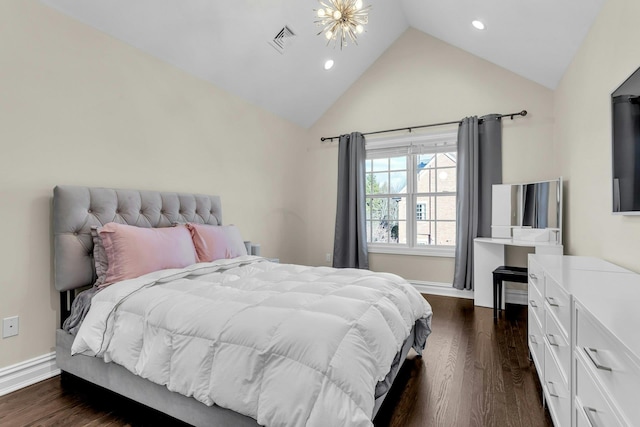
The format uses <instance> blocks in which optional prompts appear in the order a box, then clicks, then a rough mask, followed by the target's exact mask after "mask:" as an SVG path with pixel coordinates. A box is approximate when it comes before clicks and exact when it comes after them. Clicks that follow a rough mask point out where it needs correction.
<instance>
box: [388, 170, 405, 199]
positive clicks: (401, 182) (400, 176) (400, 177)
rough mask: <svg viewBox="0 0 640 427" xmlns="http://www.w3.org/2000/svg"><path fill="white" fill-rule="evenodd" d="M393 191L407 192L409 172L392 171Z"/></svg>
mask: <svg viewBox="0 0 640 427" xmlns="http://www.w3.org/2000/svg"><path fill="white" fill-rule="evenodd" d="M390 175H391V191H389V192H390V193H402V194H406V192H407V172H406V171H403V172H391V174H390Z"/></svg>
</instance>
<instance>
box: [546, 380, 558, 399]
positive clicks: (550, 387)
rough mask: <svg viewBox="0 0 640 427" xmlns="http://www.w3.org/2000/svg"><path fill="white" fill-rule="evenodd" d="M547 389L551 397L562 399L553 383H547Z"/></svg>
mask: <svg viewBox="0 0 640 427" xmlns="http://www.w3.org/2000/svg"><path fill="white" fill-rule="evenodd" d="M547 389H548V390H549V396H552V397H560V395H559V394H558V393H557V392H556V386H555V385H554V384H553V383H552V382H551V381H547Z"/></svg>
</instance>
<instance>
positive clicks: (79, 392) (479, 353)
mask: <svg viewBox="0 0 640 427" xmlns="http://www.w3.org/2000/svg"><path fill="white" fill-rule="evenodd" d="M426 298H427V300H428V301H429V302H430V303H431V305H432V307H433V311H434V316H433V323H432V328H433V333H432V334H431V336H430V337H429V339H428V340H427V349H426V351H425V354H424V357H423V358H420V357H417V356H416V355H415V353H413V351H412V353H410V356H409V358H408V360H407V361H406V362H405V364H404V366H403V368H402V369H401V371H400V373H399V374H398V378H397V380H396V382H395V384H394V386H393V388H392V389H391V391H390V392H389V395H388V396H387V399H386V401H385V403H384V404H383V406H382V408H381V409H380V412H379V413H378V416H377V417H376V419H375V420H374V424H375V426H376V427H387V426H389V427H418V426H420V427H423V426H445V427H455V426H460V427H466V426H500V427H502V426H531V427H537V426H552V422H551V419H550V417H549V412H548V411H547V410H545V409H544V408H543V407H542V398H541V388H540V384H539V381H538V377H537V374H536V372H535V367H534V366H533V364H532V363H530V362H529V360H528V350H527V313H526V307H524V306H517V305H513V306H512V305H510V306H508V307H507V310H506V311H505V312H504V313H503V314H502V317H501V318H500V319H499V320H498V322H496V323H494V321H493V311H492V310H491V309H488V308H481V307H474V306H473V300H463V299H458V298H449V297H440V296H434V295H427V296H426ZM184 425H185V424H183V423H180V422H178V421H177V420H175V419H173V418H170V417H167V416H166V415H164V414H161V413H159V412H157V411H154V410H151V409H149V408H146V407H144V406H142V405H139V404H137V403H135V402H131V401H129V400H128V399H125V398H122V397H120V396H117V395H115V394H113V393H111V392H108V391H106V390H104V389H101V388H99V387H96V386H93V385H91V384H88V383H86V382H84V381H82V380H79V379H77V378H74V377H72V376H68V375H65V376H63V377H60V376H57V377H54V378H51V379H49V380H46V381H43V382H40V383H38V384H35V385H32V386H30V387H27V388H24V389H22V390H19V391H17V392H14V393H11V394H8V395H6V396H2V397H0V426H3V427H13V426H20V427H22V426H65V427H66V426H69V427H73V426H92V427H93V426H112V427H116V426H118V427H119V426H184ZM225 427H227V426H225ZM328 427H333V426H328Z"/></svg>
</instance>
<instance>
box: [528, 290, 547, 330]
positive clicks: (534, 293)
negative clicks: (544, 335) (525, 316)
mask: <svg viewBox="0 0 640 427" xmlns="http://www.w3.org/2000/svg"><path fill="white" fill-rule="evenodd" d="M528 292H529V312H533V313H534V314H535V316H536V318H537V319H538V324H539V325H540V327H541V328H542V329H544V323H542V322H543V321H544V298H542V294H541V293H540V292H539V291H538V288H536V287H535V286H531V283H529V290H528Z"/></svg>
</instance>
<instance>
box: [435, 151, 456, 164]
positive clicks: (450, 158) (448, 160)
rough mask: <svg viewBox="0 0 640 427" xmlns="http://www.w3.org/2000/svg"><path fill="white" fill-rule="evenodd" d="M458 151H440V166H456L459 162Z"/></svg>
mask: <svg viewBox="0 0 640 427" xmlns="http://www.w3.org/2000/svg"><path fill="white" fill-rule="evenodd" d="M457 160H458V157H457V153H456V152H452V153H440V157H438V167H439V168H446V167H455V166H456V164H457Z"/></svg>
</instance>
